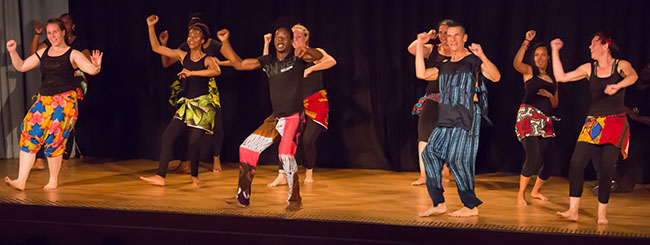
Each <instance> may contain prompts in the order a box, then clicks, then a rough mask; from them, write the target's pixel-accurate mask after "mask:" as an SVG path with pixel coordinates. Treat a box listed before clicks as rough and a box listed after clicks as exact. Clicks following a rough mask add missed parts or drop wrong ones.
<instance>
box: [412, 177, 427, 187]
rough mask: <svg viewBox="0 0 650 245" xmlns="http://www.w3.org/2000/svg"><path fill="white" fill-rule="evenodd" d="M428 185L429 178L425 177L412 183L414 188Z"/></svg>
mask: <svg viewBox="0 0 650 245" xmlns="http://www.w3.org/2000/svg"><path fill="white" fill-rule="evenodd" d="M426 183H427V178H426V177H425V176H420V177H419V178H418V179H416V180H415V181H413V182H411V185H412V186H418V185H424V184H426Z"/></svg>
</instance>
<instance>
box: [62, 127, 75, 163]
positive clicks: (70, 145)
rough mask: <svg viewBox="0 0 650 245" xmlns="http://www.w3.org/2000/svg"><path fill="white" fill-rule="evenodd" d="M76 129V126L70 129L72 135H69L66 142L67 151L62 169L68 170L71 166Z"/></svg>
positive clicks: (64, 154)
mask: <svg viewBox="0 0 650 245" xmlns="http://www.w3.org/2000/svg"><path fill="white" fill-rule="evenodd" d="M75 131H76V130H74V128H71V129H70V135H69V136H68V141H67V142H66V144H65V152H64V153H63V160H62V161H61V169H62V170H66V169H69V168H70V156H71V155H72V151H73V150H74V144H75Z"/></svg>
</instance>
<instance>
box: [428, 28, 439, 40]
mask: <svg viewBox="0 0 650 245" xmlns="http://www.w3.org/2000/svg"><path fill="white" fill-rule="evenodd" d="M427 35H429V39H430V40H436V38H438V32H437V31H436V30H433V29H431V30H429V32H428V33H427Z"/></svg>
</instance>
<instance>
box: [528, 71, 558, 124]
mask: <svg viewBox="0 0 650 245" xmlns="http://www.w3.org/2000/svg"><path fill="white" fill-rule="evenodd" d="M555 83H556V82H555V81H553V82H552V83H549V82H547V81H545V80H544V79H541V78H540V77H539V76H533V78H531V79H528V81H526V83H524V101H523V102H522V103H524V104H528V105H531V106H533V107H535V108H537V109H539V110H540V111H542V112H543V113H544V114H545V115H547V116H550V113H551V101H549V99H548V98H547V97H544V96H541V95H538V94H537V92H538V91H539V90H540V89H546V91H548V92H549V93H551V94H555V87H556V84H555Z"/></svg>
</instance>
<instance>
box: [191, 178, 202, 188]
mask: <svg viewBox="0 0 650 245" xmlns="http://www.w3.org/2000/svg"><path fill="white" fill-rule="evenodd" d="M192 184H193V185H194V186H201V185H202V184H203V181H201V180H199V177H194V176H192Z"/></svg>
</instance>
